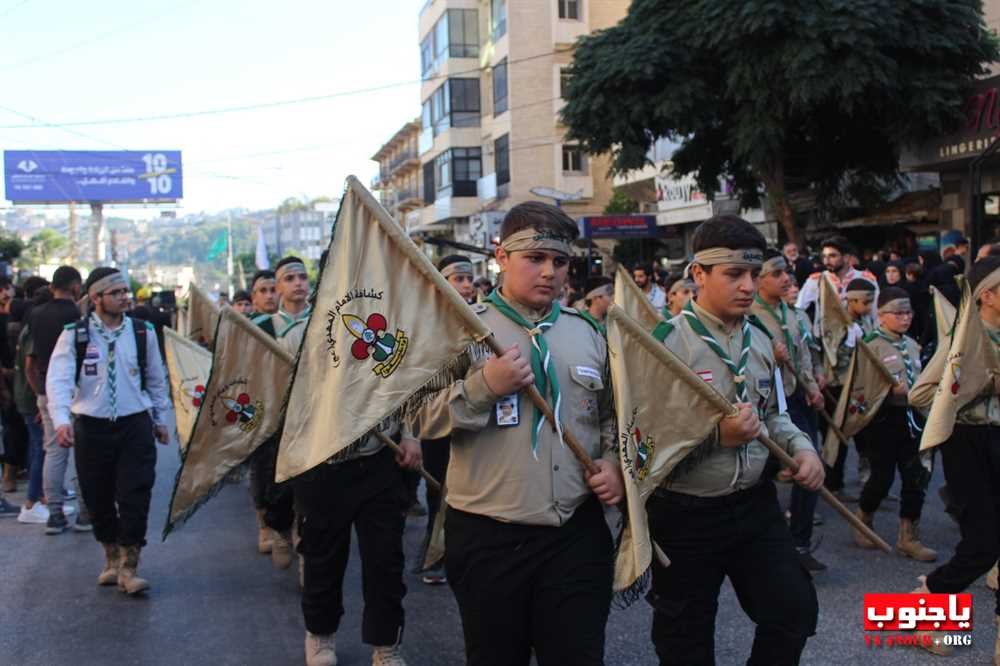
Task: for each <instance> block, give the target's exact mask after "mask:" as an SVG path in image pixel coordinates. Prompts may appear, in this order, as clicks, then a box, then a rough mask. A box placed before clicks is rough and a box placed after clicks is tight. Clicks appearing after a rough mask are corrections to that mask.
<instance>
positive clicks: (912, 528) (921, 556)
mask: <svg viewBox="0 0 1000 666" xmlns="http://www.w3.org/2000/svg"><path fill="white" fill-rule="evenodd" d="M896 550H898V551H899V552H900V553H902V554H903V555H905V556H907V557H909V558H912V559H914V560H917V561H918V562H933V561H934V560H936V559H937V552H936V551H934V550H932V549H930V548H928V547H927V546H925V545H924V544H922V543H920V523H916V522H914V521H912V520H910V519H908V518H900V520H899V537H898V538H897V539H896Z"/></svg>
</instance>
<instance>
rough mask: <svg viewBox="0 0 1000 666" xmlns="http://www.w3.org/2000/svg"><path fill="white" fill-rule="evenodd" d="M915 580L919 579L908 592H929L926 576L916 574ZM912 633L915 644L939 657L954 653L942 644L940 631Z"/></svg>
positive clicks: (942, 634)
mask: <svg viewBox="0 0 1000 666" xmlns="http://www.w3.org/2000/svg"><path fill="white" fill-rule="evenodd" d="M917 580H919V581H920V585H919V586H918V587H915V588H913V590H912V591H911V592H910V594H931V591H930V590H929V589H928V588H927V576H917ZM913 635H914V636H916V637H917V646H918V647H920V648H922V649H924V650H927V651H928V652H930V653H931V654H936V655H937V656H939V657H950V656H951V655H952V653H954V650H953V649H952V648H950V647H948V646H947V645H945V644H944V641H943V640H942V637H943V636H944V633H942V632H940V631H914V632H913Z"/></svg>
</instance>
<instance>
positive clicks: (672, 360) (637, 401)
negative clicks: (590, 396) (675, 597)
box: [607, 303, 726, 592]
mask: <svg viewBox="0 0 1000 666" xmlns="http://www.w3.org/2000/svg"><path fill="white" fill-rule="evenodd" d="M607 321H608V356H609V359H610V365H611V378H612V382H611V383H612V387H613V390H614V397H615V409H616V410H617V417H618V443H619V446H618V452H619V461H620V463H621V467H622V475H623V477H624V479H625V495H626V499H627V506H628V508H627V511H628V520H627V521H626V523H625V525H626V526H625V530H624V532H623V533H622V540H621V546H620V548H619V551H618V557H617V561H616V563H615V578H614V590H615V592H622V591H624V590H628V589H629V588H630V587H631V586H632V585H634V584H635V583H636V581H638V580H639V579H640V578H641V577H642V576H643V574H644V573H645V572H646V570H647V569H648V568H649V567H650V565H651V564H652V558H653V556H654V552H655V551H656V550H658V549H657V547H656V545H655V544H654V543H653V540H652V538H651V537H650V535H649V527H648V524H647V521H646V500H647V499H649V496H650V495H651V494H652V492H653V491H654V490H655V489H656V487H657V486H659V484H660V482H661V481H663V479H665V478H666V477H667V475H668V474H670V472H671V471H673V469H674V468H675V467H677V465H678V464H679V463H680V462H681V461H682V460H684V458H685V456H687V454H689V453H690V452H691V451H692V450H694V449H695V448H696V447H697V446H698V445H699V444H700V443H701V442H703V441H705V440H706V439H707V438H708V437H709V435H711V434H712V432H713V431H714V430H715V427H716V426H717V425H718V423H719V421H720V420H721V419H722V416H723V414H724V412H723V411H721V409H720V405H722V406H724V405H726V403H725V402H724V399H723V402H722V403H719V402H718V398H719V397H720V396H718V394H717V393H714V392H713V389H712V388H711V387H710V386H708V384H706V383H705V382H704V381H703V380H702V379H701V378H700V377H699V376H698V375H697V374H695V372H694V371H693V370H691V369H690V368H688V367H687V366H686V365H685V364H684V363H683V362H682V361H681V360H680V359H678V358H677V357H676V356H674V354H673V353H672V352H671V351H670V350H669V349H667V348H666V347H664V346H663V344H662V343H660V342H659V341H657V340H656V339H655V338H654V337H653V336H651V335H650V334H649V333H647V332H646V330H644V324H643V323H640V322H638V321H636V320H634V319H632V318H630V317H629V316H628V315H627V314H626V313H625V311H624V309H622V308H621V307H620V306H619V305H618V304H617V303H616V304H615V305H612V306H611V309H610V310H609V311H608V320H607ZM713 394H714V395H715V396H716V397H715V398H714V399H713V398H709V396H710V395H713ZM713 400H714V402H713ZM656 554H657V557H658V558H659V559H660V560H661V561H663V560H664V559H665V558H664V556H663V555H662V553H656ZM664 564H666V562H664Z"/></svg>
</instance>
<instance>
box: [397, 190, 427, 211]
mask: <svg viewBox="0 0 1000 666" xmlns="http://www.w3.org/2000/svg"><path fill="white" fill-rule="evenodd" d="M423 205H424V200H423V199H422V198H421V197H420V193H419V192H418V191H417V190H400V191H399V192H397V193H396V206H397V207H398V208H415V207H419V206H423Z"/></svg>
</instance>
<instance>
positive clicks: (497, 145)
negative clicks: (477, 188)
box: [493, 134, 510, 186]
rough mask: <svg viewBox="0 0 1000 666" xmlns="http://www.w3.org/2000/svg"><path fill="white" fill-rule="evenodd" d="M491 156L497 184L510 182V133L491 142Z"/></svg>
mask: <svg viewBox="0 0 1000 666" xmlns="http://www.w3.org/2000/svg"><path fill="white" fill-rule="evenodd" d="M493 156H494V159H495V160H496V171H497V185H498V186H499V185H504V184H506V183H509V182H510V134H504V135H503V136H502V137H500V138H499V139H497V140H496V141H494V142H493Z"/></svg>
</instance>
